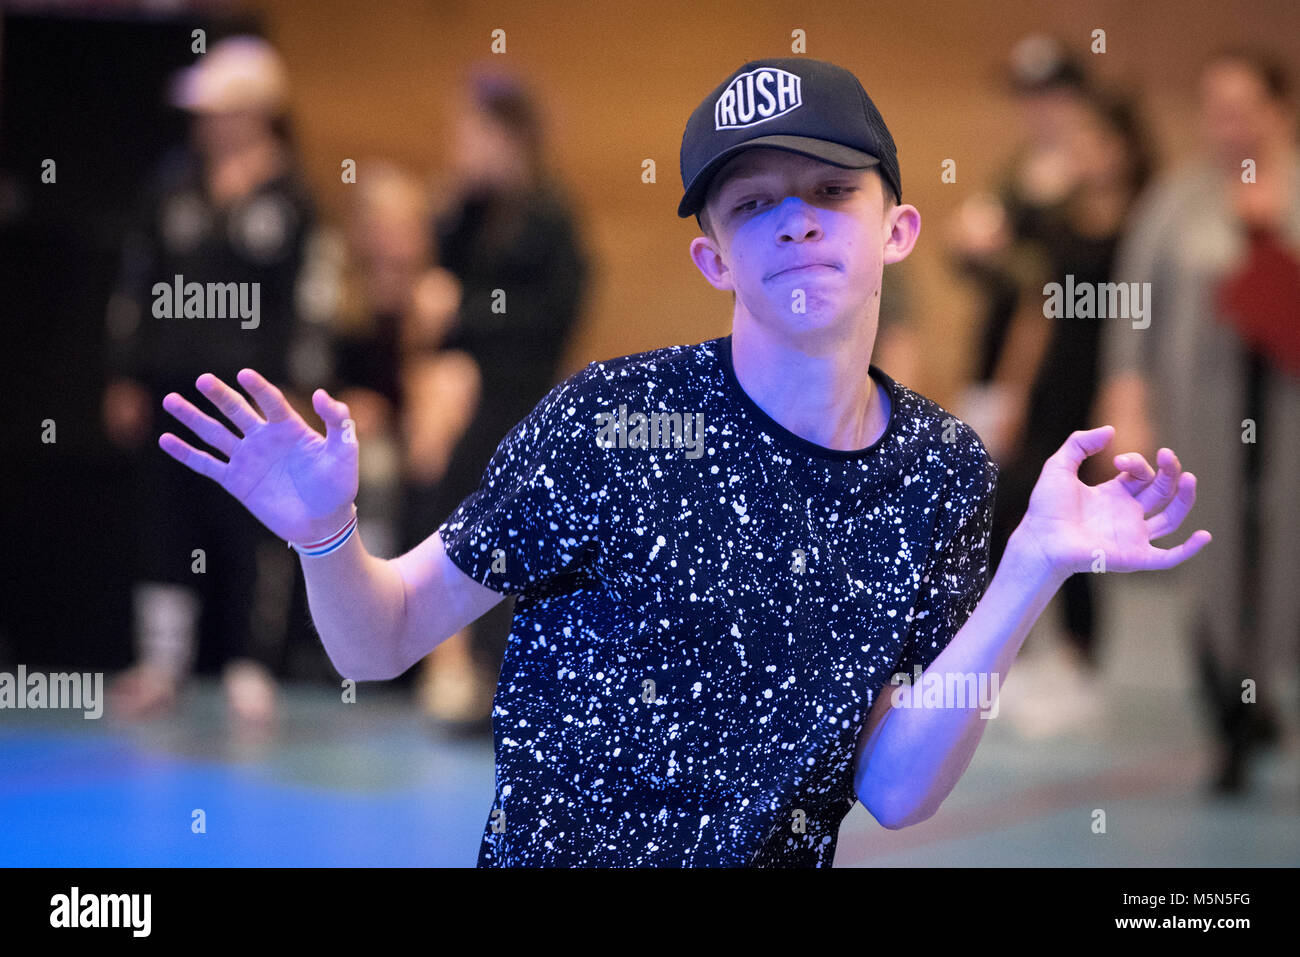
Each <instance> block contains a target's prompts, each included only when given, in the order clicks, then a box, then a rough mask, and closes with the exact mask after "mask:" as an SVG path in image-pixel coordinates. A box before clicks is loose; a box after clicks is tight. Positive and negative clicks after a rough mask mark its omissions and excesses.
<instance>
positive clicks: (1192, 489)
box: [1147, 472, 1196, 539]
mask: <svg viewBox="0 0 1300 957" xmlns="http://www.w3.org/2000/svg"><path fill="white" fill-rule="evenodd" d="M1194 504H1196V476H1195V475H1193V474H1192V473H1191V472H1184V473H1183V474H1182V477H1181V478H1180V479H1179V481H1178V491H1177V492H1176V493H1175V494H1174V497H1173V500H1172V501H1171V502H1170V503H1169V505H1168V507H1167V508H1165V509H1164V510H1163V511H1161V512H1159V513H1157V514H1155V515H1152V516H1151V517H1150V518H1149V519H1147V538H1149V539H1157V538H1162V537H1163V536H1165V535H1170V534H1172V533H1173V532H1176V531H1178V526H1179V525H1181V524H1183V519H1185V518H1186V517H1187V513H1188V512H1190V511H1191V510H1192V506H1193V505H1194Z"/></svg>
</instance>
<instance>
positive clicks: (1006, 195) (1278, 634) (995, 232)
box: [947, 36, 1300, 792]
mask: <svg viewBox="0 0 1300 957" xmlns="http://www.w3.org/2000/svg"><path fill="white" fill-rule="evenodd" d="M1084 64H1085V61H1084V60H1083V59H1082V58H1081V57H1079V56H1076V55H1074V54H1073V53H1072V52H1071V51H1069V50H1068V49H1067V48H1065V47H1064V46H1063V45H1062V44H1061V43H1059V42H1057V41H1055V40H1054V39H1053V38H1050V37H1045V36H1031V37H1028V38H1026V39H1024V40H1023V41H1021V42H1020V43H1019V44H1018V45H1017V46H1016V47H1015V49H1014V50H1013V51H1012V55H1011V58H1010V64H1009V70H1008V77H1009V83H1010V89H1011V91H1012V93H1013V95H1014V96H1015V98H1016V100H1017V102H1018V104H1019V106H1020V110H1021V114H1020V115H1021V123H1020V127H1021V130H1020V132H1021V142H1020V145H1019V147H1018V149H1017V150H1016V151H1015V153H1014V155H1013V156H1012V158H1011V160H1010V162H1009V163H1008V164H1007V166H1006V168H1005V171H1004V173H1003V175H1002V176H1001V177H1000V180H999V181H998V182H997V183H996V184H993V185H992V187H991V188H990V189H989V190H987V191H985V192H981V193H978V194H976V195H972V196H971V197H969V198H968V199H967V200H966V201H965V202H964V203H963V205H962V206H961V208H960V209H959V211H958V213H957V215H956V217H955V219H954V220H953V222H951V223H950V224H949V227H948V236H947V239H948V244H949V252H950V255H951V258H952V262H953V264H954V267H955V269H956V270H957V272H958V273H959V274H960V275H962V276H965V277H966V278H967V279H969V280H970V281H971V282H972V283H973V284H974V286H975V287H976V288H977V289H978V290H979V299H980V302H981V303H982V314H981V320H980V335H979V351H978V355H977V356H976V361H975V364H974V367H973V375H972V382H971V385H970V387H969V388H968V390H967V392H966V394H965V396H964V399H963V402H962V408H961V409H960V410H959V414H961V415H962V416H963V418H965V419H966V420H967V421H969V422H970V423H971V424H972V425H973V426H974V427H975V428H976V430H977V431H978V432H979V434H980V435H981V436H982V437H983V438H984V440H985V442H986V444H987V446H988V448H989V450H990V452H991V454H992V455H993V456H994V458H995V459H996V460H997V462H998V464H999V469H1000V477H999V483H998V501H997V505H996V507H995V517H994V526H995V528H994V538H995V546H994V551H995V554H994V558H995V559H996V558H997V557H998V555H999V554H1000V552H1001V550H1002V549H1003V548H1004V547H1005V545H1006V541H1007V537H1008V536H1009V534H1010V533H1011V531H1012V530H1013V529H1014V528H1015V526H1016V524H1017V523H1018V522H1019V520H1020V518H1021V517H1022V516H1023V514H1024V512H1025V509H1026V507H1027V506H1028V502H1029V495H1030V492H1031V490H1032V488H1033V484H1034V482H1035V480H1036V479H1037V476H1038V472H1039V470H1040V469H1041V467H1042V464H1043V461H1044V460H1045V459H1046V458H1047V457H1048V456H1049V455H1050V454H1051V453H1052V452H1053V451H1054V450H1055V449H1056V448H1058V447H1059V446H1060V445H1061V443H1062V442H1064V440H1065V439H1066V437H1067V436H1068V435H1069V434H1070V432H1072V431H1074V430H1076V429H1086V428H1092V427H1095V426H1097V425H1103V424H1108V423H1109V424H1112V425H1114V426H1116V430H1117V431H1116V436H1115V439H1114V441H1113V443H1112V446H1111V448H1110V449H1109V453H1118V452H1120V451H1128V450H1138V451H1141V452H1143V453H1144V454H1145V455H1146V456H1147V458H1148V460H1149V461H1150V462H1152V463H1154V462H1155V453H1156V444H1155V443H1157V442H1159V443H1160V445H1162V446H1167V447H1169V448H1172V449H1174V450H1175V451H1176V452H1177V453H1178V454H1179V456H1180V459H1181V462H1182V464H1183V466H1184V468H1186V469H1188V470H1189V471H1192V472H1193V473H1194V474H1195V475H1196V476H1197V479H1198V485H1197V491H1198V500H1197V505H1196V511H1195V513H1194V521H1195V523H1196V524H1195V525H1194V526H1192V527H1193V528H1208V529H1210V530H1211V532H1212V534H1213V535H1214V546H1213V548H1212V550H1211V551H1210V552H1208V553H1207V554H1206V555H1205V557H1204V558H1203V559H1202V560H1198V561H1193V562H1190V563H1188V565H1187V567H1186V569H1185V570H1184V572H1183V573H1182V578H1183V580H1182V583H1181V584H1182V586H1183V594H1184V595H1185V596H1186V598H1185V601H1184V602H1183V603H1182V607H1183V610H1184V612H1185V614H1184V617H1183V620H1181V621H1180V622H1179V623H1178V625H1179V628H1180V629H1181V632H1182V634H1183V635H1184V636H1185V638H1186V641H1187V648H1188V649H1189V651H1190V652H1191V653H1192V654H1193V655H1194V661H1195V663H1196V666H1197V673H1198V675H1199V679H1200V682H1201V687H1202V689H1203V692H1204V703H1205V708H1204V713H1205V714H1206V715H1207V716H1208V718H1209V721H1210V725H1211V727H1212V728H1213V730H1214V731H1215V732H1216V738H1217V740H1218V742H1219V745H1220V748H1219V755H1218V765H1217V767H1216V769H1215V771H1214V777H1213V781H1212V784H1213V786H1214V787H1215V788H1217V789H1218V790H1220V791H1222V792H1237V791H1241V790H1243V789H1244V788H1245V787H1246V786H1247V784H1248V777H1247V769H1248V766H1249V760H1250V756H1251V754H1252V753H1254V752H1255V750H1256V749H1257V747H1258V746H1260V745H1265V744H1271V743H1273V742H1275V741H1276V740H1277V739H1278V736H1279V724H1278V710H1279V708H1280V707H1281V706H1282V703H1281V702H1279V694H1278V692H1279V691H1280V690H1282V689H1284V688H1287V687H1294V685H1292V684H1291V680H1292V679H1293V678H1294V676H1295V675H1296V674H1297V672H1300V603H1298V601H1297V598H1298V596H1300V588H1297V587H1296V584H1297V583H1296V580H1295V578H1296V574H1297V569H1300V527H1297V523H1298V522H1300V510H1297V509H1296V508H1295V506H1294V502H1293V501H1292V500H1291V496H1292V495H1293V493H1294V490H1295V489H1296V488H1300V455H1298V454H1297V449H1298V446H1297V442H1296V439H1297V438H1300V153H1298V152H1297V148H1296V135H1295V134H1296V130H1295V120H1296V114H1295V98H1294V94H1293V89H1292V86H1291V84H1290V80H1289V77H1288V75H1287V72H1286V70H1285V68H1284V67H1283V66H1282V65H1281V63H1280V62H1279V61H1278V60H1276V59H1275V58H1274V57H1273V56H1271V55H1270V54H1269V53H1267V52H1264V51H1259V50H1253V49H1224V50H1221V51H1219V52H1217V53H1215V54H1214V55H1212V56H1211V57H1209V58H1208V59H1206V60H1205V62H1203V63H1202V64H1201V65H1200V69H1199V71H1198V78H1197V83H1198V85H1197V89H1196V97H1197V103H1198V114H1199V115H1198V116H1197V118H1196V119H1197V124H1196V125H1197V133H1198V142H1199V144H1200V148H1199V150H1197V151H1196V153H1195V154H1194V155H1188V156H1180V157H1175V158H1166V159H1165V161H1164V162H1160V160H1159V158H1158V157H1156V156H1155V155H1154V153H1153V148H1152V145H1151V143H1150V139H1149V135H1148V133H1147V131H1146V127H1145V125H1144V123H1143V121H1142V118H1141V116H1140V113H1139V107H1138V104H1137V103H1136V100H1135V98H1134V97H1133V95H1132V94H1131V93H1128V92H1126V91H1121V90H1116V89H1112V88H1107V87H1106V86H1105V85H1103V84H1101V83H1099V82H1098V81H1097V80H1096V79H1095V78H1094V77H1092V76H1090V75H1089V73H1088V70H1087V68H1086V67H1085V65H1084ZM1158 169H1159V170H1160V172H1159V173H1157V170H1158ZM1052 283H1055V284H1059V285H1060V286H1061V287H1064V288H1065V289H1067V290H1068V289H1069V288H1071V285H1072V286H1073V287H1075V288H1084V287H1089V288H1091V289H1092V290H1094V291H1096V290H1098V289H1099V287H1100V286H1101V284H1103V283H1119V284H1126V285H1127V286H1128V289H1129V292H1130V300H1132V294H1133V293H1135V292H1137V291H1138V290H1141V289H1143V288H1145V289H1148V290H1149V291H1150V297H1149V299H1148V300H1145V301H1144V303H1143V308H1144V309H1145V310H1146V314H1145V315H1140V316H1139V315H1138V314H1137V310H1136V309H1135V308H1134V305H1133V303H1132V301H1130V306H1129V309H1128V314H1126V315H1123V316H1119V317H1116V316H1110V317H1103V316H1101V315H1100V312H1094V313H1093V314H1092V315H1086V316H1077V315H1075V313H1074V312H1073V311H1069V312H1067V313H1066V314H1065V316H1057V315H1054V313H1055V311H1056V310H1055V309H1048V308H1047V307H1046V303H1047V299H1048V296H1047V293H1048V290H1047V288H1045V287H1046V286H1048V284H1052ZM1133 284H1138V285H1137V286H1134V285H1133ZM1146 284H1149V286H1147V285H1146ZM1143 295H1145V293H1143ZM1102 298H1103V297H1102V296H1100V295H1098V296H1097V297H1096V302H1095V306H1094V308H1095V307H1096V306H1100V304H1101V301H1102ZM1109 457H1110V456H1109V454H1105V455H1100V456H1097V457H1095V458H1093V459H1090V460H1089V461H1088V463H1086V465H1087V466H1088V467H1089V468H1090V470H1091V480H1092V481H1093V482H1096V481H1100V480H1103V479H1105V478H1108V477H1110V475H1113V474H1114V468H1113V467H1112V466H1110V465H1109V464H1108V462H1109ZM1165 544H1171V543H1165ZM1098 571H1104V569H1102V568H1099V569H1098ZM1103 582H1104V579H1102V578H1100V577H1098V576H1097V575H1075V576H1073V577H1072V578H1070V579H1069V580H1068V581H1067V582H1066V584H1065V586H1064V588H1063V589H1062V595H1061V598H1062V600H1061V602H1060V606H1061V608H1062V612H1063V619H1064V622H1063V625H1064V628H1063V633H1064V635H1065V637H1066V642H1065V647H1064V650H1063V660H1061V661H1060V662H1059V666H1060V667H1059V669H1058V670H1056V671H1055V672H1052V671H1051V670H1050V669H1049V670H1048V671H1045V672H1044V675H1046V674H1053V673H1054V674H1055V677H1054V678H1053V679H1052V680H1043V681H1042V682H1041V683H1040V686H1039V687H1038V688H1036V689H1034V690H1035V694H1034V695H1033V696H1031V697H1030V698H1028V699H1026V701H1025V704H1024V705H1023V706H1022V707H1021V708H1020V709H1019V711H1018V713H1017V714H1016V715H1014V718H1015V720H1017V721H1018V722H1019V723H1020V724H1021V725H1022V727H1023V728H1025V729H1026V730H1028V731H1030V732H1031V733H1034V734H1042V735H1051V734H1054V733H1056V732H1058V731H1061V730H1064V729H1066V728H1068V727H1069V726H1071V725H1074V724H1077V723H1079V722H1082V721H1088V720H1092V719H1094V718H1096V717H1097V716H1098V715H1099V711H1100V708H1101V707H1102V700H1101V698H1100V696H1099V694H1098V687H1097V682H1096V672H1097V669H1098V664H1099V649H1098V638H1099V635H1098V624H1099V621H1100V613H1099V609H1098V606H1097V603H1098V599H1099V598H1101V597H1103V595H1104V587H1103ZM1038 677H1043V676H1038Z"/></svg>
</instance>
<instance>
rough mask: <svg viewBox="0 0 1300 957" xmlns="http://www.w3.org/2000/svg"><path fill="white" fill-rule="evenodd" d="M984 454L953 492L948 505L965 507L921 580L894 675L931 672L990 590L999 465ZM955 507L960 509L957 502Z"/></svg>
mask: <svg viewBox="0 0 1300 957" xmlns="http://www.w3.org/2000/svg"><path fill="white" fill-rule="evenodd" d="M980 453H981V458H982V462H981V464H980V466H979V467H977V468H975V469H973V470H972V472H971V477H970V478H969V479H968V480H967V481H966V482H965V483H964V484H962V485H960V486H957V487H954V489H953V491H952V495H951V496H950V500H951V499H952V498H953V497H955V496H962V497H964V498H965V500H966V501H965V503H964V504H965V508H963V509H961V510H960V511H959V513H958V514H959V517H958V519H957V520H956V521H955V522H954V523H952V525H951V526H950V528H951V531H949V532H948V533H947V534H946V535H944V536H943V538H942V539H941V540H940V542H939V543H938V545H937V547H936V549H935V553H934V558H933V559H932V560H931V562H930V564H929V565H928V566H927V568H926V571H925V572H924V573H923V574H922V576H921V590H920V595H919V597H918V599H917V603H916V605H915V606H914V608H913V612H914V614H913V616H912V623H911V628H910V630H909V632H908V639H907V644H906V645H905V646H904V648H903V653H902V655H901V656H900V657H899V660H898V665H897V666H896V668H895V670H894V673H895V674H897V673H899V672H902V673H904V674H908V675H912V674H915V668H916V666H917V665H920V666H921V670H922V672H924V671H925V669H926V668H928V667H930V664H931V662H933V661H934V659H935V658H937V657H939V653H940V652H942V651H943V649H945V648H947V647H948V643H949V642H950V641H952V639H953V636H954V635H956V634H957V632H958V631H960V630H961V627H962V625H964V624H966V619H968V618H969V617H970V616H971V613H972V612H974V611H975V606H976V605H978V604H979V602H980V599H981V598H983V597H984V592H985V590H986V589H987V588H988V581H989V539H990V532H991V529H992V526H993V502H994V498H995V496H996V489H997V466H996V465H994V463H993V461H992V460H991V459H990V458H989V457H988V454H987V453H986V452H984V450H983V447H982V446H980ZM953 508H954V510H957V504H956V503H955V502H954V506H953Z"/></svg>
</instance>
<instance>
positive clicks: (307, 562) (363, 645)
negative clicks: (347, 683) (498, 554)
mask: <svg viewBox="0 0 1300 957" xmlns="http://www.w3.org/2000/svg"><path fill="white" fill-rule="evenodd" d="M301 560H302V569H303V577H304V578H305V579H306V584H307V600H308V604H309V605H310V607H311V616H312V621H313V622H314V623H315V624H316V630H317V632H318V633H319V634H320V636H321V642H322V643H323V644H324V645H325V650H326V652H327V653H328V654H329V657H330V661H331V662H333V663H334V667H335V668H337V669H338V672H339V674H341V675H343V676H344V677H346V678H354V679H356V680H358V681H382V680H387V679H390V678H396V677H397V676H398V675H400V674H402V673H403V672H404V671H406V670H407V669H408V668H410V667H411V665H413V664H415V663H416V662H417V661H419V660H420V659H421V658H423V657H424V656H425V655H427V654H428V653H429V652H430V651H432V650H433V649H434V648H435V647H436V646H437V645H439V644H440V643H442V642H443V641H444V640H446V639H447V638H449V637H451V636H452V635H454V634H455V633H456V632H458V631H459V630H460V629H461V628H463V627H465V626H466V625H468V624H469V623H470V622H471V621H474V620H475V619H476V618H478V617H479V616H480V615H482V614H484V613H485V612H487V611H488V609H490V608H492V607H493V606H494V605H496V604H497V603H498V602H500V601H502V600H503V599H504V598H505V595H503V594H502V593H500V592H496V591H493V590H492V589H490V588H487V587H486V586H484V585H480V584H479V583H478V582H476V581H474V580H473V579H472V578H470V577H469V576H467V575H466V574H465V573H464V572H462V571H461V570H460V569H459V568H457V567H456V566H455V564H453V563H452V561H451V559H450V558H448V557H447V553H446V551H445V550H444V548H443V544H442V538H441V537H440V536H439V534H438V533H437V532H434V533H433V534H432V535H430V536H429V537H428V538H427V539H425V540H424V541H423V542H422V543H421V544H420V545H418V546H416V547H415V548H414V549H412V550H411V551H409V552H407V553H406V554H405V555H402V556H401V557H399V558H393V559H380V558H375V557H374V556H373V555H371V554H370V553H369V552H367V551H366V549H365V546H364V545H363V544H362V542H361V536H360V535H353V536H352V537H351V538H350V539H348V541H347V542H346V543H345V544H344V545H343V547H342V548H339V549H338V550H337V551H334V552H331V553H330V554H328V555H323V556H320V557H317V558H309V557H306V556H303V557H302V559H301Z"/></svg>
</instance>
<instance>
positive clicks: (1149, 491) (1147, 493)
mask: <svg viewBox="0 0 1300 957" xmlns="http://www.w3.org/2000/svg"><path fill="white" fill-rule="evenodd" d="M1156 462H1157V464H1159V466H1160V470H1159V471H1158V472H1156V477H1155V479H1154V480H1153V481H1152V482H1151V484H1150V485H1148V486H1147V487H1146V488H1144V489H1143V490H1142V491H1140V492H1138V494H1137V495H1135V496H1134V498H1136V499H1137V500H1138V501H1139V502H1140V503H1142V509H1143V513H1144V514H1146V515H1151V514H1153V513H1155V512H1158V511H1160V510H1161V509H1162V508H1164V507H1165V506H1166V505H1168V504H1169V503H1170V502H1171V501H1173V498H1174V495H1176V494H1177V492H1178V481H1179V477H1180V476H1181V475H1182V474H1183V466H1182V463H1180V462H1179V461H1178V456H1176V455H1174V453H1173V450H1172V449H1161V450H1160V451H1159V452H1158V453H1156Z"/></svg>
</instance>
